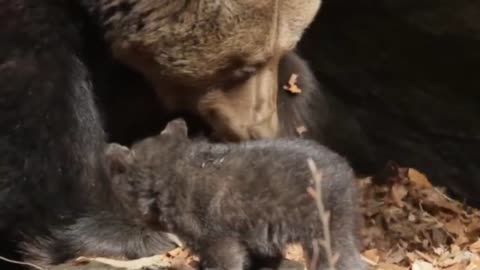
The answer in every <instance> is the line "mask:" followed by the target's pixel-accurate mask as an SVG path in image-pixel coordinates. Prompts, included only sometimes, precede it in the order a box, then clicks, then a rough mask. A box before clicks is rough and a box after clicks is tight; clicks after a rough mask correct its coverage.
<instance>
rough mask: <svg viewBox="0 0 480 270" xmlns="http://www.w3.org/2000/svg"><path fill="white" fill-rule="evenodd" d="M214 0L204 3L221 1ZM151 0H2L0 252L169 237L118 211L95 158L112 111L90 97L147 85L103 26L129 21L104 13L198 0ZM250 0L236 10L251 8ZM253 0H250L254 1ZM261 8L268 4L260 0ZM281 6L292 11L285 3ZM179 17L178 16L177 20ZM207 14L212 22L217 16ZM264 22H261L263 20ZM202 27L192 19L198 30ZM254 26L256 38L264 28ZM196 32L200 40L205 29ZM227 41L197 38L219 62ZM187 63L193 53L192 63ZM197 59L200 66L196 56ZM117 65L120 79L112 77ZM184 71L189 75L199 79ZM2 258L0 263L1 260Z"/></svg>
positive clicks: (42, 253)
mask: <svg viewBox="0 0 480 270" xmlns="http://www.w3.org/2000/svg"><path fill="white" fill-rule="evenodd" d="M213 2H214V3H215V5H214V6H213V8H217V9H221V8H223V7H224V6H223V5H218V1H213ZM213 2H212V3H213ZM315 2H316V1H312V3H314V4H315ZM154 3H156V2H155V1H154V2H151V1H149V0H142V1H137V2H135V4H132V5H133V6H130V5H129V4H128V3H126V2H125V1H102V0H98V1H97V0H77V1H62V0H45V1H36V0H13V1H10V0H0V6H1V7H2V8H1V9H0V40H1V43H0V49H1V51H0V86H1V87H0V97H1V98H0V155H1V158H0V239H1V240H2V243H4V244H3V245H2V248H1V254H0V255H2V256H3V255H5V257H8V258H11V259H19V260H24V261H29V262H33V263H36V264H38V265H40V266H47V265H50V264H56V263H60V262H63V261H65V260H69V259H73V258H75V257H76V256H79V255H84V256H89V255H90V256H112V257H128V258H135V257H139V256H147V255H152V254H156V253H159V252H162V251H165V250H167V249H170V248H172V247H174V245H173V243H172V241H170V240H169V237H168V236H167V235H165V234H163V233H158V232H152V231H149V230H147V229H146V228H145V227H144V226H143V225H141V224H137V223H136V222H135V220H132V219H131V217H130V216H128V215H127V214H125V211H124V209H123V208H122V207H120V206H119V205H120V204H119V203H118V200H117V198H116V197H115V196H114V195H113V194H112V192H111V187H110V185H109V183H108V182H106V181H105V180H106V179H105V176H104V173H103V164H102V160H101V158H100V156H101V155H102V153H103V147H104V146H105V140H106V139H108V138H109V137H114V134H113V133H115V132H121V131H115V130H114V131H113V133H112V134H111V133H110V132H109V129H108V128H107V134H105V130H104V125H103V120H102V118H104V116H105V115H108V114H109V113H110V112H111V111H109V110H105V111H101V110H100V109H99V107H108V103H109V101H108V100H107V101H106V103H103V101H105V100H101V99H100V100H98V99H97V96H100V95H102V93H111V92H110V90H111V89H115V87H119V88H118V89H120V90H119V91H123V90H122V89H124V88H128V87H130V86H131V87H137V86H139V87H138V91H139V92H140V91H144V89H142V88H143V87H144V86H148V84H146V83H145V82H144V80H143V78H142V77H141V76H140V75H139V74H137V73H135V72H133V71H131V70H130V69H129V68H126V67H123V66H122V65H120V64H119V63H118V62H117V60H114V58H115V57H116V55H115V54H114V53H112V44H111V43H109V41H108V39H106V36H107V35H106V34H105V33H106V32H105V31H106V30H108V29H110V30H111V28H112V27H117V26H119V28H116V29H115V31H114V32H115V33H116V34H122V33H121V31H120V30H121V29H125V28H123V27H127V26H128V25H125V24H123V23H121V25H115V24H112V21H111V19H112V18H115V19H118V18H120V17H121V16H127V15H130V14H134V15H135V16H137V17H138V18H146V17H145V16H142V14H143V13H142V12H148V14H149V15H152V16H153V17H154V18H157V17H156V16H157V15H158V16H159V15H162V16H163V15H165V12H167V13H168V12H172V13H171V14H170V15H171V16H172V18H174V19H175V18H176V16H177V15H178V12H179V11H184V9H186V11H185V13H186V14H187V15H188V14H192V13H191V12H192V9H191V8H192V6H191V5H195V3H196V2H190V3H189V5H186V6H184V5H183V4H182V3H180V2H179V1H173V2H171V4H172V5H168V6H167V7H165V9H163V8H164V6H162V5H160V6H150V4H154ZM133 7H135V8H134V9H133V10H132V9H131V8H133ZM150 7H153V9H150ZM208 7H209V8H211V7H212V6H208ZM249 7H250V6H242V7H241V8H240V9H238V10H237V11H238V12H239V13H245V14H255V12H253V13H252V11H251V10H249ZM256 7H258V5H257V4H255V3H253V4H252V6H251V8H256ZM260 8H262V9H263V10H268V5H265V6H263V5H261V7H260ZM147 9H148V10H147ZM283 10H290V11H295V9H294V8H293V9H292V8H291V7H284V8H283ZM130 11H132V12H133V13H132V12H130ZM209 11H211V12H215V10H213V11H212V10H209ZM294 13H295V12H294ZM193 14H194V13H193ZM143 15H145V14H143ZM119 16H120V17H119ZM147 17H148V16H147ZM160 17H161V16H160ZM129 18H130V19H131V18H132V17H129ZM149 18H151V17H149ZM284 18H285V17H284ZM134 21H135V22H136V23H135V24H132V25H131V26H132V27H140V28H142V25H143V26H146V28H148V29H159V28H156V26H155V24H163V26H165V25H168V24H164V22H163V21H162V20H160V19H158V20H152V21H149V23H150V24H151V25H145V24H143V23H144V22H142V21H141V20H140V21H136V20H134ZM177 23H178V25H176V26H179V27H181V26H182V22H181V21H177ZM212 23H213V24H215V23H218V25H219V26H221V22H212ZM249 23H250V24H251V22H249ZM264 23H265V25H264V26H263V27H264V28H268V27H269V25H270V22H269V21H265V22H264ZM248 25H249V24H247V25H244V26H245V27H247V28H248ZM210 26H211V25H203V27H204V28H202V27H200V28H195V29H196V30H198V31H200V32H199V33H198V35H200V36H201V35H202V34H201V33H204V32H202V31H206V32H208V31H209V30H208V29H210ZM298 26H299V28H298V29H294V30H292V33H291V34H292V35H291V36H289V37H290V38H291V39H290V40H289V41H288V42H287V43H286V44H284V45H285V46H286V45H288V44H290V43H291V42H293V43H294V42H295V41H296V40H297V39H298V38H299V37H300V36H301V31H300V29H302V28H303V27H304V24H303V23H301V24H300V25H298ZM127 28H128V27H127ZM140 28H139V29H140ZM131 29H133V28H128V30H131ZM165 29H166V30H165V31H166V32H162V33H161V34H160V35H161V36H162V37H161V38H166V39H167V40H168V39H169V38H171V37H172V36H169V34H172V33H170V32H168V31H169V29H170V28H168V27H166V28H165ZM297 30H298V31H297ZM296 31H297V32H296ZM294 32H295V33H294ZM135 33H136V32H135V31H133V32H129V34H133V35H135ZM208 33H209V34H211V35H216V34H215V32H208ZM256 37H257V38H258V39H260V40H262V38H264V37H265V36H264V35H260V34H258V35H257V36H256ZM141 38H143V40H145V37H141ZM157 38H158V37H157ZM161 38H159V40H162V39H161ZM204 38H205V39H206V40H209V38H208V36H206V37H204ZM229 38H231V39H235V37H229ZM117 41H118V40H117ZM170 41H171V40H170ZM168 42H169V41H167V43H168ZM266 43H268V42H266ZM253 44H257V43H253ZM170 45H172V46H173V45H178V46H181V49H182V51H184V52H188V51H189V50H190V49H191V48H192V46H193V48H197V47H195V44H184V43H181V42H180V43H172V44H170ZM257 45H259V44H257ZM262 45H263V43H262ZM185 46H186V47H185ZM189 46H190V47H189ZM259 46H260V45H259ZM157 48H158V47H157ZM257 48H258V49H259V50H260V51H262V50H263V48H262V46H260V47H256V46H252V47H251V49H252V50H255V49H257ZM166 49H170V48H166ZM175 49H178V48H173V51H175ZM224 49H225V52H226V55H227V56H225V58H222V57H220V58H219V57H218V54H216V52H218V46H211V47H206V48H203V50H204V52H205V51H206V52H208V51H209V50H210V51H214V52H215V53H213V54H210V55H213V56H214V58H215V60H216V61H222V63H223V64H228V63H229V62H230V61H232V57H231V55H230V54H229V53H228V50H229V49H230V50H231V48H228V47H224ZM262 53H263V56H262V57H261V59H256V60H261V61H263V60H264V59H263V57H268V54H269V53H268V51H262ZM250 54H256V52H254V51H251V52H245V54H242V56H245V57H247V58H248V56H249V55H250ZM189 56H192V55H191V54H183V53H182V54H179V55H177V58H175V61H180V62H182V61H183V60H182V57H187V58H188V57H189ZM193 56H195V53H193ZM193 56H192V57H193ZM193 58H194V57H193ZM233 58H234V59H238V57H237V56H235V57H233ZM189 59H190V58H189ZM168 60H171V59H170V58H169V59H168ZM202 60H205V59H202ZM192 61H194V60H192ZM160 64H163V66H162V68H164V69H163V70H164V71H166V72H170V73H169V74H170V75H172V74H174V73H175V70H176V71H179V70H180V71H182V70H183V69H182V68H180V67H179V66H175V67H174V66H172V70H173V71H172V70H168V67H169V64H168V63H160ZM196 64H199V63H195V62H191V66H196ZM201 64H202V65H204V64H206V65H208V63H207V62H205V61H203V62H201ZM236 65H237V66H238V63H237V64H236ZM187 66H188V65H187ZM197 67H198V65H197ZM165 68H166V69H165ZM238 68H239V69H243V66H242V65H240V66H239V67H238ZM119 74H120V75H122V74H124V75H125V78H123V77H122V78H120V79H119V78H118V77H116V76H118V75H119ZM192 74H195V72H193V73H192ZM227 75H228V74H227ZM179 76H181V74H179ZM194 76H195V75H193V77H194ZM193 77H192V76H190V77H189V78H190V79H191V80H199V81H200V80H202V78H193ZM112 78H113V79H114V80H115V83H112ZM209 78H210V79H211V76H210V77H209ZM122 81H124V82H127V85H123V84H122V83H121V82H122ZM141 95H143V94H141ZM145 95H146V96H148V95H149V93H148V92H146V93H145ZM152 100H153V99H152ZM140 103H142V102H140ZM150 104H151V103H150ZM104 105H105V106H104ZM146 107H149V106H146ZM150 108H151V110H152V111H147V112H146V114H148V115H149V117H152V116H154V118H161V117H166V118H168V117H170V116H168V115H167V114H164V113H163V111H162V110H161V109H159V108H157V107H155V106H150V107H149V110H150ZM107 109H108V108H107ZM142 109H143V107H142ZM157 112H158V113H159V114H158V115H157V114H156V113H157ZM153 114H155V115H153ZM151 128H152V129H155V127H151ZM148 129H150V127H149V128H148ZM148 132H150V131H149V130H143V131H141V132H140V133H139V134H140V136H145V135H146V134H147V133H148ZM10 266H12V265H10V264H8V266H5V267H3V265H2V269H5V268H7V267H10Z"/></svg>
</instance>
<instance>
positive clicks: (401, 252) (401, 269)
mask: <svg viewBox="0 0 480 270" xmlns="http://www.w3.org/2000/svg"><path fill="white" fill-rule="evenodd" d="M360 186H361V190H362V194H363V197H362V199H363V200H362V206H361V207H362V213H363V215H364V217H365V227H364V229H363V230H362V237H363V245H364V252H363V256H364V258H365V261H367V262H368V263H369V264H370V265H371V269H376V270H380V269H381V270H384V269H385V270H390V269H392V270H396V269H398V270H464V269H465V270H479V269H480V248H479V247H480V211H479V210H478V209H474V208H470V207H468V206H465V205H464V204H462V203H460V202H458V201H455V200H452V199H450V198H449V197H448V196H447V195H445V192H444V190H443V189H441V188H439V187H435V186H433V185H432V184H431V183H430V182H429V181H428V179H427V178H426V177H425V175H423V174H422V173H420V172H418V171H417V170H415V169H406V168H396V174H394V175H393V176H391V177H390V178H389V179H388V181H387V183H386V184H385V185H374V184H372V181H371V179H363V180H361V181H360Z"/></svg>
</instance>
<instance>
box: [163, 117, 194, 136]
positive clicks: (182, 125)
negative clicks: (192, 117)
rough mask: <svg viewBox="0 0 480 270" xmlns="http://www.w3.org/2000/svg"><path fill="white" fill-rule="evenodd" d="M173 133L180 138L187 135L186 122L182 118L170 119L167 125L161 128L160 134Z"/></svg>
mask: <svg viewBox="0 0 480 270" xmlns="http://www.w3.org/2000/svg"><path fill="white" fill-rule="evenodd" d="M167 134H168V135H173V136H178V137H181V138H187V137H188V128H187V123H186V122H185V120H183V119H182V118H177V119H175V120H172V121H170V122H169V123H168V124H167V126H166V127H165V128H164V129H163V130H162V132H161V133H160V135H167Z"/></svg>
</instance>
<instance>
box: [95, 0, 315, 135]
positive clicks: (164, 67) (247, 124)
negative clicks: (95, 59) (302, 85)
mask: <svg viewBox="0 0 480 270" xmlns="http://www.w3.org/2000/svg"><path fill="white" fill-rule="evenodd" d="M97 2H98V3H100V5H99V6H97V12H99V14H100V17H101V22H102V26H103V28H104V31H105V38H106V40H107V41H108V42H109V44H111V47H112V51H113V54H114V56H115V57H116V58H118V59H119V60H121V61H123V62H124V63H126V64H127V65H130V66H131V67H133V68H134V69H136V70H138V71H140V72H141V73H143V74H144V76H145V77H146V78H147V80H149V81H150V82H151V83H152V84H153V86H154V88H155V89H156V91H157V93H158V94H159V97H160V100H161V101H162V102H163V103H164V104H165V106H166V107H167V108H169V109H171V110H177V111H190V112H193V113H195V114H198V115H200V116H202V117H203V118H204V119H205V120H206V122H207V123H209V125H210V126H211V127H212V128H213V130H214V131H215V133H216V135H217V136H218V137H219V138H223V139H227V140H245V139H255V138H271V137H275V136H277V135H278V129H279V128H278V126H279V124H278V114H277V107H276V106H277V101H276V99H277V91H278V85H277V80H278V78H277V76H278V65H279V61H280V58H281V56H282V55H284V54H285V53H286V52H288V51H290V50H292V49H293V48H294V47H295V46H296V44H297V42H298V41H299V40H300V38H301V36H302V34H303V32H304V30H305V29H306V28H307V27H308V26H309V25H310V23H311V22H312V20H313V18H314V17H315V15H316V13H317V11H318V9H319V7H320V0H288V1H286V0H261V1H259V0H183V1H182V0H137V1H131V0H97Z"/></svg>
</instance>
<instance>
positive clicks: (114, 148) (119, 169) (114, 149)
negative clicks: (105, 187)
mask: <svg viewBox="0 0 480 270" xmlns="http://www.w3.org/2000/svg"><path fill="white" fill-rule="evenodd" d="M104 157H105V166H106V169H107V174H108V175H109V176H110V177H112V176H115V175H117V174H122V173H124V172H126V171H127V168H128V166H129V165H130V164H131V163H132V162H133V152H132V151H131V150H130V149H129V148H128V147H126V146H123V145H120V144H117V143H110V144H108V145H107V147H106V148H105V152H104Z"/></svg>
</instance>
